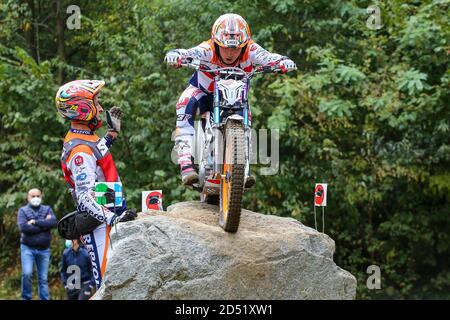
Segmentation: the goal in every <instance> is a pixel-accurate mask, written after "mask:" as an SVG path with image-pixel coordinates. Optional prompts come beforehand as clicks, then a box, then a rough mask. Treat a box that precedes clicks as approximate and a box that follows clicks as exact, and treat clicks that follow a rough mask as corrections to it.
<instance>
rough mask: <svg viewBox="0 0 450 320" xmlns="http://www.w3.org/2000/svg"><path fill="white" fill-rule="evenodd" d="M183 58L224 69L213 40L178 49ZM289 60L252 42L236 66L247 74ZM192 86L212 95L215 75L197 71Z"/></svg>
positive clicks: (213, 67) (192, 79) (209, 66)
mask: <svg viewBox="0 0 450 320" xmlns="http://www.w3.org/2000/svg"><path fill="white" fill-rule="evenodd" d="M176 51H177V52H179V53H180V54H181V55H182V56H183V57H190V58H194V59H199V60H202V61H207V63H204V65H205V67H207V68H210V69H215V68H220V67H224V66H225V65H223V64H222V63H221V61H220V58H219V57H218V55H217V54H216V52H215V49H214V42H213V41H212V40H208V41H204V42H202V43H201V44H199V45H198V46H196V47H193V48H191V49H177V50H176ZM283 59H287V57H284V56H282V55H279V54H277V53H270V52H269V51H267V50H266V49H264V48H263V47H261V46H260V45H259V44H257V43H256V42H254V41H252V40H250V41H249V43H248V45H247V48H246V49H245V52H244V53H243V54H242V55H241V57H240V60H239V61H238V63H237V64H236V65H235V67H239V68H241V69H243V70H244V71H246V72H251V71H252V70H253V67H254V66H267V65H272V64H274V63H276V62H278V61H281V60H283ZM189 83H190V84H191V85H193V86H194V87H197V88H199V89H201V90H202V91H204V92H206V93H212V92H213V90H214V82H213V75H211V74H209V73H207V72H202V71H196V72H195V73H194V74H193V75H192V78H191V80H190V81H189Z"/></svg>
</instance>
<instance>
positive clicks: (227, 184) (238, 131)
mask: <svg viewBox="0 0 450 320" xmlns="http://www.w3.org/2000/svg"><path fill="white" fill-rule="evenodd" d="M244 142H245V136H244V128H243V126H242V123H241V122H239V121H233V120H229V121H228V122H227V125H226V128H225V143H224V148H225V156H224V164H223V170H222V176H221V179H220V214H219V225H220V226H221V227H222V228H223V229H224V230H225V231H227V232H236V231H237V229H238V227H239V221H240V218H241V207H242V196H243V193H244V178H245V144H244Z"/></svg>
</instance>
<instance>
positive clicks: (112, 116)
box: [106, 107, 122, 133]
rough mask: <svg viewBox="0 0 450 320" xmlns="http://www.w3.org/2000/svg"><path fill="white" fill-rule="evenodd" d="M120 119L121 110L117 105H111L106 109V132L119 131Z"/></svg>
mask: <svg viewBox="0 0 450 320" xmlns="http://www.w3.org/2000/svg"><path fill="white" fill-rule="evenodd" d="M121 120H122V110H120V108H119V107H112V108H111V110H109V111H108V110H107V111H106V122H107V123H108V132H116V133H120V123H121Z"/></svg>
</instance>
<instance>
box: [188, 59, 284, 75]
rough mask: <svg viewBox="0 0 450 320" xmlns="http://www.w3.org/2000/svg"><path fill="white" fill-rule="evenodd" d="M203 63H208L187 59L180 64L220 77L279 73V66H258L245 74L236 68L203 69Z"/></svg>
mask: <svg viewBox="0 0 450 320" xmlns="http://www.w3.org/2000/svg"><path fill="white" fill-rule="evenodd" d="M204 63H208V61H202V60H198V59H192V58H188V59H186V62H185V63H181V66H182V67H187V68H190V69H194V70H197V71H202V72H208V73H219V74H222V75H241V76H243V77H247V78H251V77H253V76H254V75H256V74H260V73H278V72H281V69H280V67H279V66H260V67H257V68H255V69H254V70H253V71H252V72H246V71H244V70H243V69H241V68H238V67H223V68H215V69H205V68H204V67H205V65H204Z"/></svg>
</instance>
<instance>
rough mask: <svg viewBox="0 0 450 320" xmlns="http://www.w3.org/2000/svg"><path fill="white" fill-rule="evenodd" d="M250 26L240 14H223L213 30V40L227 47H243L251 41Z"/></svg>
mask: <svg viewBox="0 0 450 320" xmlns="http://www.w3.org/2000/svg"><path fill="white" fill-rule="evenodd" d="M250 37H251V34H250V27H249V26H248V24H247V22H246V21H245V20H244V18H242V17H241V16H240V15H238V14H235V13H227V14H224V15H221V16H220V17H219V18H218V19H217V20H216V22H214V25H213V27H212V30H211V40H213V42H214V43H216V44H217V45H219V46H221V47H225V48H243V47H245V46H246V45H247V44H248V42H249V41H250Z"/></svg>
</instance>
